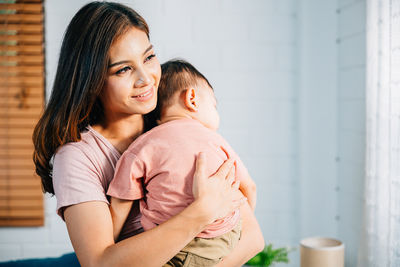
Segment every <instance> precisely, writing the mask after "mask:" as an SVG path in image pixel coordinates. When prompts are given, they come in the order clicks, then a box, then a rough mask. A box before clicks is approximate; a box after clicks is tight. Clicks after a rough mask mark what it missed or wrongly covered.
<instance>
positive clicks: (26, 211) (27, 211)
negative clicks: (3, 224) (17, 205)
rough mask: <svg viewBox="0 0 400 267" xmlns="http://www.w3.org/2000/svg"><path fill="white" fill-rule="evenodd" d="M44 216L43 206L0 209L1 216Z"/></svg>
mask: <svg viewBox="0 0 400 267" xmlns="http://www.w3.org/2000/svg"><path fill="white" fill-rule="evenodd" d="M41 216H43V208H42V207H38V209H32V208H30V209H24V210H14V209H12V210H1V209H0V218H4V217H13V218H32V217H38V218H40V217H41Z"/></svg>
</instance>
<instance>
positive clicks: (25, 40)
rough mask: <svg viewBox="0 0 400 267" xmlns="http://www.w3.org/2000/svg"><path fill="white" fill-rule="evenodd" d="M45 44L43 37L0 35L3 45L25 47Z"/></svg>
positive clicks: (40, 35) (37, 35)
mask: <svg viewBox="0 0 400 267" xmlns="http://www.w3.org/2000/svg"><path fill="white" fill-rule="evenodd" d="M42 42H43V35H42V34H36V35H33V34H31V35H0V44H3V45H10V46H11V45H23V44H35V45H40V44H41V43H42Z"/></svg>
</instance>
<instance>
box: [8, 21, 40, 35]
mask: <svg viewBox="0 0 400 267" xmlns="http://www.w3.org/2000/svg"><path fill="white" fill-rule="evenodd" d="M0 32H16V33H18V34H28V33H29V34H37V33H43V26H42V25H41V24H37V25H31V24H10V23H7V24H2V25H0Z"/></svg>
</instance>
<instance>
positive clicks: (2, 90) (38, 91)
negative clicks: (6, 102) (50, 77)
mask: <svg viewBox="0 0 400 267" xmlns="http://www.w3.org/2000/svg"><path fill="white" fill-rule="evenodd" d="M21 90H25V92H26V93H27V94H28V95H29V96H38V95H40V96H43V95H44V92H43V86H26V85H25V86H13V87H5V86H1V85H0V96H2V97H9V96H14V95H15V94H17V93H21ZM0 114H1V113H0Z"/></svg>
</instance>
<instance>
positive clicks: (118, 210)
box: [110, 197, 133, 242]
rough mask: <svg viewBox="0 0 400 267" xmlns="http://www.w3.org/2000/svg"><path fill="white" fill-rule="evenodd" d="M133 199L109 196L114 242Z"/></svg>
mask: <svg viewBox="0 0 400 267" xmlns="http://www.w3.org/2000/svg"><path fill="white" fill-rule="evenodd" d="M132 203H133V200H125V199H119V198H115V197H111V205H110V212H111V217H112V222H113V236H114V241H115V242H116V241H117V239H118V236H119V234H120V233H121V230H122V226H123V225H124V223H125V221H126V218H128V214H129V212H130V210H131V207H132Z"/></svg>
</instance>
